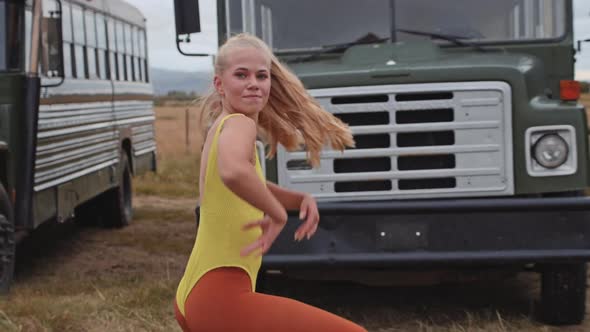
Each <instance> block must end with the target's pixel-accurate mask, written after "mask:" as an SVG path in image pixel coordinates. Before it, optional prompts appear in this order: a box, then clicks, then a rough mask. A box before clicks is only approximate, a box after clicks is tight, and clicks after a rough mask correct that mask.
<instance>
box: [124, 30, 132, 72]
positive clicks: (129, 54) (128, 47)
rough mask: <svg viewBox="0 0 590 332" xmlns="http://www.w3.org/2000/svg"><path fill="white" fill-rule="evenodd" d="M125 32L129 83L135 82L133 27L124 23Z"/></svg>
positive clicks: (126, 66)
mask: <svg viewBox="0 0 590 332" xmlns="http://www.w3.org/2000/svg"><path fill="white" fill-rule="evenodd" d="M123 27H124V31H125V70H126V78H127V81H133V63H131V58H132V56H133V55H132V54H133V39H132V37H131V26H130V25H129V24H127V23H123Z"/></svg>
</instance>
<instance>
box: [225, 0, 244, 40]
mask: <svg viewBox="0 0 590 332" xmlns="http://www.w3.org/2000/svg"><path fill="white" fill-rule="evenodd" d="M225 8H228V10H227V11H226V13H227V16H226V22H227V27H226V29H227V32H228V38H229V37H231V36H233V35H236V34H238V33H240V32H243V31H244V20H243V18H242V17H243V16H242V15H243V14H242V1H240V0H238V1H235V0H225Z"/></svg>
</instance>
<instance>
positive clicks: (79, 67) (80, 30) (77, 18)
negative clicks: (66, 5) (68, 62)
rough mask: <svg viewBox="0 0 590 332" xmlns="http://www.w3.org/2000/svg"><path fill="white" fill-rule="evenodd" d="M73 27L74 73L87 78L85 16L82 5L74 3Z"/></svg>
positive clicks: (77, 76) (78, 76)
mask: <svg viewBox="0 0 590 332" xmlns="http://www.w3.org/2000/svg"><path fill="white" fill-rule="evenodd" d="M72 27H73V32H74V53H73V56H74V59H73V60H74V64H75V67H74V69H75V70H74V75H75V76H76V78H86V77H88V74H87V72H86V65H85V62H86V59H85V57H84V45H85V40H84V39H85V37H84V16H83V15H82V7H80V6H77V5H72Z"/></svg>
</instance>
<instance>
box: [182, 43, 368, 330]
mask: <svg viewBox="0 0 590 332" xmlns="http://www.w3.org/2000/svg"><path fill="white" fill-rule="evenodd" d="M200 110H201V112H202V114H205V115H206V117H207V119H209V120H210V122H209V123H210V124H211V126H210V130H209V131H208V133H207V136H206V138H205V143H204V147H203V150H202V151H203V152H202V158H201V173H200V182H199V183H200V186H201V188H200V189H201V190H200V192H201V208H200V214H201V216H200V223H199V230H198V232H197V239H196V241H195V245H194V248H193V251H192V253H191V256H190V258H189V261H188V264H187V266H186V270H185V273H184V276H183V278H182V280H181V281H180V285H179V286H178V290H177V294H176V306H175V312H176V318H177V320H178V323H179V324H180V326H181V327H182V329H183V330H184V331H192V332H199V331H207V332H213V331H223V332H234V331H235V332H238V331H239V332H254V331H257V332H273V331H277V332H291V331H301V332H303V331H322V332H323V331H326V332H327V331H335V332H353V331H354V332H361V331H366V330H365V329H363V328H362V327H360V326H358V325H356V324H354V323H352V322H350V321H347V320H345V319H343V318H341V317H338V316H336V315H333V314H331V313H328V312H326V311H323V310H320V309H317V308H314V307H312V306H309V305H306V304H304V303H301V302H298V301H294V300H291V299H287V298H282V297H277V296H270V295H265V294H260V293H256V292H254V290H255V286H256V276H257V273H258V270H259V268H260V264H261V256H262V255H263V254H264V253H266V252H267V251H268V250H269V248H270V247H271V245H272V244H273V242H274V240H275V239H276V238H277V236H278V235H279V233H280V232H281V230H282V229H283V227H284V226H285V223H286V222H287V212H286V210H299V211H300V217H301V218H302V219H304V220H305V221H304V222H303V223H302V225H301V226H300V227H299V228H298V229H297V231H296V232H295V234H294V238H295V239H296V240H303V239H309V238H310V237H311V236H313V234H314V233H315V231H316V229H317V227H318V222H319V213H318V209H317V205H316V202H315V200H314V199H313V198H312V197H311V196H310V195H307V194H304V193H300V192H295V191H290V190H286V189H283V188H281V187H279V186H277V185H275V184H273V183H270V182H268V183H265V180H264V176H263V174H262V171H261V167H260V162H261V161H260V160H258V157H257V153H256V150H255V141H256V137H257V135H262V136H263V137H264V138H265V140H266V142H267V143H268V144H269V145H270V153H269V154H270V155H271V156H272V155H274V154H275V153H276V149H277V144H282V145H283V146H284V147H285V148H287V149H290V150H292V149H297V148H300V147H301V146H303V144H304V145H305V147H306V149H307V152H308V159H309V161H310V162H311V164H312V165H318V164H319V159H320V158H319V154H320V150H321V149H322V147H323V146H324V145H325V144H330V145H331V146H332V147H333V148H334V149H340V150H342V149H344V148H345V147H346V146H352V145H353V144H354V141H353V139H352V136H351V134H350V131H349V129H348V127H347V126H346V125H345V124H343V123H342V122H341V121H340V120H338V119H337V118H335V117H334V116H332V115H331V114H329V113H328V112H325V111H324V110H322V109H321V107H320V106H319V105H318V104H317V103H316V102H315V101H314V100H313V99H312V98H311V97H310V96H309V95H308V94H307V92H306V90H305V88H304V87H303V85H302V84H301V82H300V81H299V80H298V79H297V77H296V76H295V75H293V74H292V73H291V72H289V71H288V70H287V69H286V68H285V67H284V66H283V65H282V64H281V63H280V62H279V61H278V59H277V58H276V57H275V56H274V55H273V54H272V52H271V51H270V49H269V48H268V46H267V45H266V44H264V42H263V41H261V40H260V39H258V38H256V37H254V36H251V35H247V34H240V35H237V36H235V37H232V38H230V39H229V40H228V41H227V42H226V43H225V44H224V45H223V46H222V47H221V48H220V49H219V52H218V56H217V58H216V63H215V78H214V89H212V91H211V92H210V93H209V94H208V95H207V96H205V97H204V98H203V99H202V102H201V106H200Z"/></svg>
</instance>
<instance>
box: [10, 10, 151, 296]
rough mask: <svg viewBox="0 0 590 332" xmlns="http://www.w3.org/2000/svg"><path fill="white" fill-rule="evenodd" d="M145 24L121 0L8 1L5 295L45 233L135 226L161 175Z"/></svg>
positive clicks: (137, 14)
mask: <svg viewBox="0 0 590 332" xmlns="http://www.w3.org/2000/svg"><path fill="white" fill-rule="evenodd" d="M145 24H146V23H145V18H144V17H143V15H142V14H141V12H140V11H139V10H137V9H136V8H134V7H132V6H131V5H129V4H127V3H125V2H123V1H119V0H91V1H85V0H84V1H83V0H68V1H66V0H62V1H59V0H34V1H23V0H20V1H18V0H0V256H1V257H0V290H2V291H4V292H5V291H7V290H8V288H9V286H10V283H11V280H12V275H13V269H14V262H15V244H16V242H17V241H18V239H21V238H23V237H24V235H26V234H27V233H28V232H30V231H33V230H35V229H36V228H37V227H39V226H40V225H41V224H43V223H46V222H48V221H58V222H63V221H66V220H70V219H72V218H73V217H76V219H79V220H81V221H84V222H86V221H88V220H89V219H91V218H95V219H100V221H101V222H102V223H103V224H105V225H108V226H114V227H122V226H125V225H127V224H128V223H129V222H130V221H131V219H132V202H131V193H132V176H133V175H137V174H141V173H143V172H146V171H149V170H155V168H156V145H155V140H154V119H155V117H154V112H153V102H152V100H153V88H152V85H151V83H150V79H149V71H148V56H147V48H146V25H145ZM95 221H96V220H95Z"/></svg>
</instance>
